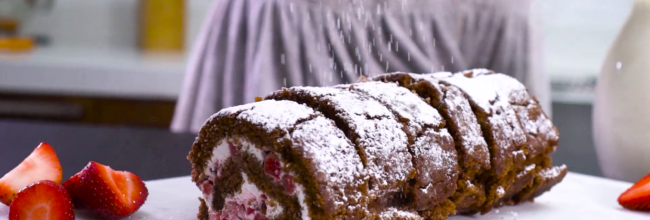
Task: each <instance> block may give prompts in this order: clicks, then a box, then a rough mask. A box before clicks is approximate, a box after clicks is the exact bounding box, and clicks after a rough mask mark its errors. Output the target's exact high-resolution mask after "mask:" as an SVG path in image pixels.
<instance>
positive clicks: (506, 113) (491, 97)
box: [431, 72, 529, 213]
mask: <svg viewBox="0 0 650 220" xmlns="http://www.w3.org/2000/svg"><path fill="white" fill-rule="evenodd" d="M431 75H435V74H431ZM436 77H437V76H436ZM437 78H439V80H440V81H441V82H442V83H444V84H447V85H449V86H455V87H458V88H459V89H461V90H462V91H463V92H464V93H465V94H466V96H467V97H468V99H469V100H470V104H471V106H472V110H473V111H474V114H475V115H476V118H477V119H478V122H479V124H480V125H481V129H482V130H483V137H485V140H486V141H487V143H488V147H489V149H490V157H491V160H492V161H491V165H492V171H493V172H490V173H487V174H488V175H489V176H488V177H487V179H488V180H487V185H489V186H490V188H489V189H488V190H487V201H486V203H485V204H483V207H482V210H481V212H482V213H486V212H488V211H490V210H491V209H492V207H493V206H494V205H495V204H498V203H499V202H500V201H501V200H502V198H504V197H505V196H506V193H507V192H509V191H512V190H509V188H511V187H512V186H513V185H516V184H515V183H516V180H517V177H518V175H519V174H520V172H521V171H523V170H525V168H526V167H525V164H524V162H525V160H526V156H525V152H524V151H525V148H526V134H525V132H524V129H523V128H522V126H521V124H520V123H519V119H518V118H517V113H516V112H515V110H514V108H513V107H512V105H511V104H510V102H509V97H503V96H501V95H500V93H499V89H500V88H495V86H493V85H489V84H487V83H484V82H482V81H480V80H476V79H475V78H473V77H472V72H465V73H463V74H452V75H450V76H445V77H437ZM519 179H523V178H519ZM523 184H524V185H525V184H527V183H523ZM528 184H529V183H528Z"/></svg>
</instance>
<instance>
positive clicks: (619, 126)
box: [593, 0, 650, 182]
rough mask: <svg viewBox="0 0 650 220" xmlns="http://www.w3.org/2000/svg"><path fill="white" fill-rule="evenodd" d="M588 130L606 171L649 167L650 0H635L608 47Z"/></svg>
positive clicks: (625, 172) (621, 173)
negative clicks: (591, 134)
mask: <svg viewBox="0 0 650 220" xmlns="http://www.w3.org/2000/svg"><path fill="white" fill-rule="evenodd" d="M593 120H594V121H593V132H594V141H595V145H596V152H597V154H598V159H599V161H600V167H601V170H602V171H603V174H604V175H605V176H606V177H609V178H614V179H619V180H625V181H630V182H636V181H637V180H639V179H640V178H641V177H643V176H645V175H647V174H648V173H650V0H636V1H635V3H634V7H633V9H632V13H631V14H630V16H629V18H628V20H627V23H626V24H625V26H624V27H623V29H622V31H621V33H619V36H618V37H617V39H616V41H615V42H614V44H613V45H612V47H611V48H610V51H609V53H608V55H607V58H606V59H605V63H603V66H602V70H601V73H600V76H599V77H598V85H597V89H596V101H595V103H594V116H593Z"/></svg>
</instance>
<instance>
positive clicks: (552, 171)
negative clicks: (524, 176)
mask: <svg viewBox="0 0 650 220" xmlns="http://www.w3.org/2000/svg"><path fill="white" fill-rule="evenodd" d="M564 170H566V165H562V166H557V167H549V168H546V169H543V170H541V171H539V176H540V177H542V178H544V179H555V178H557V177H559V176H560V175H561V174H562V171H564Z"/></svg>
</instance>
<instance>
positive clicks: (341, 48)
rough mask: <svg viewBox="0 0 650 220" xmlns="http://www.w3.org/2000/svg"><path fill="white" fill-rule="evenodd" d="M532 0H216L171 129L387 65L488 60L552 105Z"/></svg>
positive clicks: (431, 67) (444, 65)
mask: <svg viewBox="0 0 650 220" xmlns="http://www.w3.org/2000/svg"><path fill="white" fill-rule="evenodd" d="M536 9H539V7H537V6H534V5H533V4H532V2H531V0H352V1H344V0H329V1H328V0H215V2H214V3H213V5H212V7H211V8H210V9H209V10H210V12H209V13H208V15H207V17H206V21H205V23H204V26H203V27H202V32H201V33H200V34H199V36H198V37H197V41H196V43H195V45H194V48H193V51H192V56H191V57H190V60H189V62H188V68H187V72H186V76H185V82H184V84H183V89H182V92H181V95H180V97H179V100H178V104H177V107H176V112H175V115H174V120H173V122H172V130H173V131H179V132H188V131H190V132H197V131H198V130H199V129H200V127H201V126H202V125H203V123H204V122H205V120H206V119H207V118H208V117H209V116H211V115H212V114H214V113H216V112H217V111H219V110H220V109H222V108H225V107H230V106H234V105H240V104H244V103H249V102H253V101H254V98H255V97H256V96H265V95H267V94H269V93H270V92H272V91H275V90H278V89H281V88H282V87H290V86H329V85H335V84H342V83H352V82H356V81H357V79H358V78H359V76H361V75H365V76H374V75H377V74H382V73H385V72H395V71H403V72H414V73H427V72H437V71H451V72H455V71H461V70H465V69H472V68H488V69H492V70H495V71H497V72H502V73H506V74H509V75H511V76H513V77H515V78H517V79H519V80H520V81H522V82H523V83H524V84H525V85H526V86H527V87H528V89H529V91H530V92H531V93H532V94H533V95H535V96H536V97H537V99H538V100H539V101H540V102H541V104H542V106H543V107H544V109H545V110H546V112H548V113H550V111H551V110H550V100H549V94H548V93H549V91H548V90H549V87H550V86H549V83H548V79H547V78H546V75H545V74H544V72H543V70H542V69H541V67H542V66H541V62H540V61H541V55H540V46H541V45H540V40H539V39H538V38H539V35H540V33H538V32H539V29H540V28H539V24H536V23H535V22H538V19H537V17H536V15H535V14H534V13H533V12H535V11H537V10H536Z"/></svg>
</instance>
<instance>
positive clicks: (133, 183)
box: [66, 161, 149, 219]
mask: <svg viewBox="0 0 650 220" xmlns="http://www.w3.org/2000/svg"><path fill="white" fill-rule="evenodd" d="M75 176H78V177H75ZM75 176H73V177H72V178H70V180H68V181H66V182H70V183H67V184H66V185H67V186H68V188H69V189H71V190H70V191H68V192H69V193H71V194H72V196H71V197H72V198H74V200H75V202H77V203H79V204H77V205H78V207H85V208H88V209H90V211H92V212H93V213H95V214H96V215H98V216H99V217H102V218H108V219H117V218H124V217H127V216H129V215H131V214H133V213H134V212H135V211H137V210H138V209H139V208H140V206H142V204H144V201H145V200H147V196H149V191H148V190H147V187H146V186H145V185H144V182H142V180H141V179H140V177H138V176H136V175H135V174H133V173H130V172H126V171H115V170H113V169H111V168H110V167H108V166H104V165H102V164H100V163H97V162H94V161H91V162H90V163H88V165H87V166H86V167H85V168H84V169H83V170H81V172H79V174H77V175H75ZM73 188H74V189H73Z"/></svg>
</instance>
